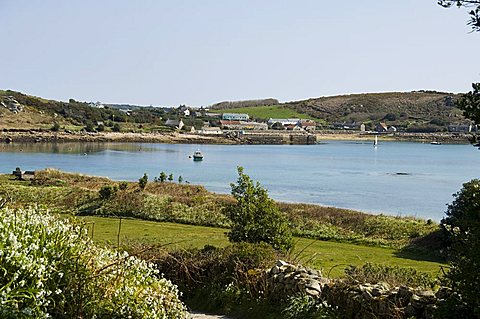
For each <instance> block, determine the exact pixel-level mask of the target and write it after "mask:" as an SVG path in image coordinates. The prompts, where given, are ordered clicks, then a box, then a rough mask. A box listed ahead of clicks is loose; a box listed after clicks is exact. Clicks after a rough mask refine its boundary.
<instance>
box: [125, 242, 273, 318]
mask: <svg viewBox="0 0 480 319" xmlns="http://www.w3.org/2000/svg"><path fill="white" fill-rule="evenodd" d="M130 253H132V254H135V255H137V254H138V255H139V257H140V258H142V259H146V260H151V261H153V262H154V263H155V264H156V265H157V267H158V269H159V271H160V272H161V273H164V274H165V276H166V277H167V278H169V279H170V280H172V282H173V283H175V284H176V285H178V286H179V287H180V289H181V290H182V291H183V292H184V297H185V300H186V303H187V304H188V305H189V306H190V307H192V308H195V309H201V310H204V311H212V310H214V311H222V312H227V313H229V312H234V311H238V307H239V306H241V305H242V304H244V303H245V302H248V301H249V300H250V301H255V300H259V299H265V298H268V296H266V295H265V294H264V292H265V291H266V289H265V285H266V281H265V277H264V276H263V274H264V272H262V271H257V269H266V268H270V267H272V266H273V264H274V263H275V261H276V260H277V258H278V255H277V253H276V252H275V250H274V249H273V248H272V247H271V246H269V245H267V244H265V243H261V244H249V243H234V244H232V245H229V246H227V247H224V248H216V247H214V246H208V245H207V246H205V247H204V248H203V249H188V250H175V251H170V252H168V251H166V250H164V249H162V248H161V247H158V246H157V247H148V246H147V247H145V246H144V245H142V244H136V245H131V246H130ZM246 317H248V318H251V316H246Z"/></svg>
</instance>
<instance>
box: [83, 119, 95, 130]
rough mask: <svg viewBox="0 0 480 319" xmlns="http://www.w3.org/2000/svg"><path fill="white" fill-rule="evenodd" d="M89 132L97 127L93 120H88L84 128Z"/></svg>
mask: <svg viewBox="0 0 480 319" xmlns="http://www.w3.org/2000/svg"><path fill="white" fill-rule="evenodd" d="M83 129H84V130H85V131H87V132H95V128H94V127H93V122H92V121H87V123H86V124H85V127H84V128H83Z"/></svg>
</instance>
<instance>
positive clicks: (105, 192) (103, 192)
mask: <svg viewBox="0 0 480 319" xmlns="http://www.w3.org/2000/svg"><path fill="white" fill-rule="evenodd" d="M117 190H118V188H117V186H116V185H105V186H103V187H102V188H100V190H99V191H98V195H99V196H100V198H101V199H103V200H106V199H109V198H111V197H112V196H113V195H115V193H116V192H117Z"/></svg>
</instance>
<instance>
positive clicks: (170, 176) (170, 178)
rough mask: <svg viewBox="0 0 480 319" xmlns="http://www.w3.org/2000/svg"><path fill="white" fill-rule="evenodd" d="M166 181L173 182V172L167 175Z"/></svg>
mask: <svg viewBox="0 0 480 319" xmlns="http://www.w3.org/2000/svg"><path fill="white" fill-rule="evenodd" d="M168 181H169V182H173V174H170V175H168Z"/></svg>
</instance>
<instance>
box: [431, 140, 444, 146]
mask: <svg viewBox="0 0 480 319" xmlns="http://www.w3.org/2000/svg"><path fill="white" fill-rule="evenodd" d="M430 144H432V145H442V143H440V142H437V141H433V142H430Z"/></svg>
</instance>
